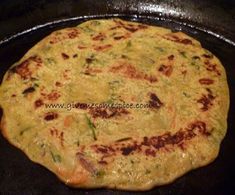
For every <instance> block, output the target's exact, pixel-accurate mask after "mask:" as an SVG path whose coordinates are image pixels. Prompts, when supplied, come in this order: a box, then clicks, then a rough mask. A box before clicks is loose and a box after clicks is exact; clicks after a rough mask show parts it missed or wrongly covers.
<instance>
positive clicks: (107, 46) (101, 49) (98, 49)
mask: <svg viewBox="0 0 235 195" xmlns="http://www.w3.org/2000/svg"><path fill="white" fill-rule="evenodd" d="M111 47H112V45H111V44H107V45H100V46H94V50H96V51H104V50H107V49H109V48H111Z"/></svg>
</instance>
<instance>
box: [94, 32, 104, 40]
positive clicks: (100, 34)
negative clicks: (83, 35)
mask: <svg viewBox="0 0 235 195" xmlns="http://www.w3.org/2000/svg"><path fill="white" fill-rule="evenodd" d="M104 39H106V35H105V34H104V33H99V34H98V35H95V36H94V37H92V40H93V41H103V40H104Z"/></svg>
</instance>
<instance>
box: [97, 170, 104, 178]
mask: <svg viewBox="0 0 235 195" xmlns="http://www.w3.org/2000/svg"><path fill="white" fill-rule="evenodd" d="M104 175H105V171H103V170H99V171H96V173H95V176H96V177H103V176H104Z"/></svg>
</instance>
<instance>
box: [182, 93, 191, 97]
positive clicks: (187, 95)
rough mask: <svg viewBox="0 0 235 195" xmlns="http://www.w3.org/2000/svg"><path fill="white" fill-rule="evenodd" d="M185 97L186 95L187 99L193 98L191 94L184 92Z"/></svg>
mask: <svg viewBox="0 0 235 195" xmlns="http://www.w3.org/2000/svg"><path fill="white" fill-rule="evenodd" d="M183 95H184V96H185V97H187V98H189V97H191V96H190V95H189V94H187V93H185V92H183Z"/></svg>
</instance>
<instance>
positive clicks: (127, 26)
mask: <svg viewBox="0 0 235 195" xmlns="http://www.w3.org/2000/svg"><path fill="white" fill-rule="evenodd" d="M113 21H114V22H115V23H116V24H117V26H115V27H112V28H111V30H114V29H116V28H120V27H121V28H124V29H126V30H127V31H129V32H131V33H134V32H136V31H138V30H141V29H146V28H148V26H147V25H144V24H128V23H124V22H122V21H120V20H113Z"/></svg>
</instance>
